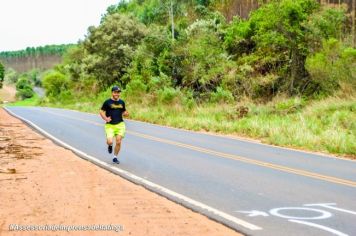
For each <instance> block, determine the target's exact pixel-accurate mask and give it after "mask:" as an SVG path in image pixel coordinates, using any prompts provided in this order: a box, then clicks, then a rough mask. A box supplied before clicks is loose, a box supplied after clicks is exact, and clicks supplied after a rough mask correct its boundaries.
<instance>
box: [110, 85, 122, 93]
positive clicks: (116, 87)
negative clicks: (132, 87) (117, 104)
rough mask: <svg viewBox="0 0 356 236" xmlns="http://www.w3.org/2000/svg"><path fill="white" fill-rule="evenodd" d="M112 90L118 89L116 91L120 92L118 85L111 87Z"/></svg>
mask: <svg viewBox="0 0 356 236" xmlns="http://www.w3.org/2000/svg"><path fill="white" fill-rule="evenodd" d="M114 91H118V92H121V89H120V87H119V86H116V85H115V86H113V87H112V88H111V92H114Z"/></svg>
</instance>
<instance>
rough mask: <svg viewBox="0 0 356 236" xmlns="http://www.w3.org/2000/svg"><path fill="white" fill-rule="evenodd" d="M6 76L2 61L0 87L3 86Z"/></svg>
mask: <svg viewBox="0 0 356 236" xmlns="http://www.w3.org/2000/svg"><path fill="white" fill-rule="evenodd" d="M4 77H5V67H4V65H3V64H2V63H1V62H0V88H2V83H3V81H4Z"/></svg>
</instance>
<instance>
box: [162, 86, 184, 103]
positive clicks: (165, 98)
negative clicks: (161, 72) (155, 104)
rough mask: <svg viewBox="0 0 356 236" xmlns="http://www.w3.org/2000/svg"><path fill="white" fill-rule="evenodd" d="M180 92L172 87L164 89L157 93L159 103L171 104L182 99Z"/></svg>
mask: <svg viewBox="0 0 356 236" xmlns="http://www.w3.org/2000/svg"><path fill="white" fill-rule="evenodd" d="M180 95H181V93H180V91H179V90H177V89H174V88H172V87H164V88H162V89H160V90H158V91H157V96H158V101H159V102H161V103H163V104H171V103H173V101H174V100H178V99H180Z"/></svg>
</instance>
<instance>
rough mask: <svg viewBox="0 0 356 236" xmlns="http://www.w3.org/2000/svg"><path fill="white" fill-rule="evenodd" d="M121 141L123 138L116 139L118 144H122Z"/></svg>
mask: <svg viewBox="0 0 356 236" xmlns="http://www.w3.org/2000/svg"><path fill="white" fill-rule="evenodd" d="M121 140H122V137H121V136H117V137H116V144H121Z"/></svg>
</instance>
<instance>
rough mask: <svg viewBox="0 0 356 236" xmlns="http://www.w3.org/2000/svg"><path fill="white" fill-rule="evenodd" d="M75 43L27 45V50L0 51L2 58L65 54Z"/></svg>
mask: <svg viewBox="0 0 356 236" xmlns="http://www.w3.org/2000/svg"><path fill="white" fill-rule="evenodd" d="M73 46H74V45H73V44H61V45H46V46H40V47H27V48H26V49H25V50H18V51H4V52H0V58H4V59H7V58H13V57H15V58H21V57H29V56H40V55H63V54H64V53H65V52H66V51H67V50H68V49H69V48H71V47H73Z"/></svg>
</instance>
